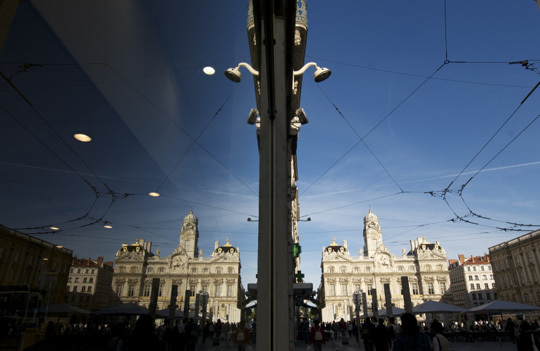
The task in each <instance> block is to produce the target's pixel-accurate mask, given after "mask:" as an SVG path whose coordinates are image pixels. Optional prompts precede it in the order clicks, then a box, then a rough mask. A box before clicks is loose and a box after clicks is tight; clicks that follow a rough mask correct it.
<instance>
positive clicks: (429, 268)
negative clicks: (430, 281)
mask: <svg viewBox="0 0 540 351" xmlns="http://www.w3.org/2000/svg"><path fill="white" fill-rule="evenodd" d="M426 271H428V272H431V266H430V265H429V264H426Z"/></svg>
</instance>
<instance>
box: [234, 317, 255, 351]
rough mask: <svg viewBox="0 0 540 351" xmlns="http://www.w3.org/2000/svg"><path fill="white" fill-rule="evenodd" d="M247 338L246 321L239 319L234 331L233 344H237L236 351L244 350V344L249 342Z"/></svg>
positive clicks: (246, 344)
mask: <svg viewBox="0 0 540 351" xmlns="http://www.w3.org/2000/svg"><path fill="white" fill-rule="evenodd" d="M249 339H250V338H249V330H248V329H247V328H246V322H245V321H241V322H240V324H239V325H238V326H237V327H236V332H235V333H234V344H235V345H237V347H238V351H245V350H246V346H248V345H250V344H251V342H250V340H249Z"/></svg>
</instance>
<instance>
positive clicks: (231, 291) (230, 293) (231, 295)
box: [227, 285, 234, 297]
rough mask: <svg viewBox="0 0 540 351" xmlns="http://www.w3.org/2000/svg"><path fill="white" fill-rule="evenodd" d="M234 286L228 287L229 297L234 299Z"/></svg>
mask: <svg viewBox="0 0 540 351" xmlns="http://www.w3.org/2000/svg"><path fill="white" fill-rule="evenodd" d="M233 296H234V295H233V286H232V285H227V297H233Z"/></svg>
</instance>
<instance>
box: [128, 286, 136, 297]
mask: <svg viewBox="0 0 540 351" xmlns="http://www.w3.org/2000/svg"><path fill="white" fill-rule="evenodd" d="M133 295H135V284H129V286H128V296H133Z"/></svg>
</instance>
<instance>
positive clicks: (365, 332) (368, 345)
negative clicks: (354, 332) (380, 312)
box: [361, 317, 375, 351]
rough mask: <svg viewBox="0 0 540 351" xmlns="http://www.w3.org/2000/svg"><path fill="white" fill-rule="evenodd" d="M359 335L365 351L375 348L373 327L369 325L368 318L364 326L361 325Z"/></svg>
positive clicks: (371, 324) (371, 350)
mask: <svg viewBox="0 0 540 351" xmlns="http://www.w3.org/2000/svg"><path fill="white" fill-rule="evenodd" d="M361 334H362V340H363V341H364V349H365V351H373V347H374V346H375V325H374V324H373V323H371V320H370V319H369V317H368V318H366V320H365V321H364V325H362V332H361Z"/></svg>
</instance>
